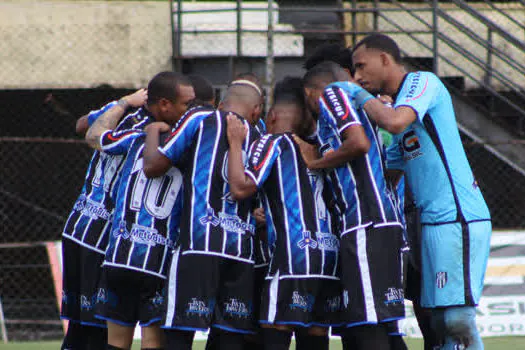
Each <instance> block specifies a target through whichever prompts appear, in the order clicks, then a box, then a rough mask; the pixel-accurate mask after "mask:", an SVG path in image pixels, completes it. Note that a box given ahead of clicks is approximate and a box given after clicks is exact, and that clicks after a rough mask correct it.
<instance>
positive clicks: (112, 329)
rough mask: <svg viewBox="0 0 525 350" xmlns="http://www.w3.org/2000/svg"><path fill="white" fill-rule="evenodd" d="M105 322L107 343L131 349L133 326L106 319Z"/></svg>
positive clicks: (114, 346)
mask: <svg viewBox="0 0 525 350" xmlns="http://www.w3.org/2000/svg"><path fill="white" fill-rule="evenodd" d="M107 324H108V345H110V346H112V347H113V348H116V349H126V350H128V349H131V345H132V344H133V333H134V331H135V327H134V326H124V325H120V324H118V323H115V322H112V321H107ZM110 349H111V348H110Z"/></svg>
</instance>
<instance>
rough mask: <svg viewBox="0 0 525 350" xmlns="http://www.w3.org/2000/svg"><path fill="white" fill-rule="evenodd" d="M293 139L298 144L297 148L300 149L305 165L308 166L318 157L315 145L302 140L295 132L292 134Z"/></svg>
mask: <svg viewBox="0 0 525 350" xmlns="http://www.w3.org/2000/svg"><path fill="white" fill-rule="evenodd" d="M293 139H294V141H295V142H296V143H297V145H298V146H299V149H300V150H301V155H302V156H303V159H304V162H305V163H306V166H307V167H310V166H311V164H312V162H313V161H315V160H316V159H319V152H318V151H317V147H316V146H314V145H311V144H309V143H308V142H306V141H304V140H303V139H301V138H300V137H299V136H297V135H295V134H294V135H293Z"/></svg>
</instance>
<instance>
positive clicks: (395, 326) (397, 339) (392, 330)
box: [385, 321, 408, 350]
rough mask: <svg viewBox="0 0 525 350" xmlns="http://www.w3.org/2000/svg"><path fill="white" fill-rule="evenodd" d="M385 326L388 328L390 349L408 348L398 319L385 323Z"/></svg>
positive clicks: (406, 349) (401, 349) (405, 349)
mask: <svg viewBox="0 0 525 350" xmlns="http://www.w3.org/2000/svg"><path fill="white" fill-rule="evenodd" d="M385 326H386V327H387V330H388V335H389V339H390V349H391V350H408V348H407V345H406V344H405V341H404V340H403V333H402V332H401V330H400V329H399V323H398V321H392V322H387V323H385Z"/></svg>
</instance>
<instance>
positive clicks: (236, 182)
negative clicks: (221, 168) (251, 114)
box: [227, 113, 257, 200]
mask: <svg viewBox="0 0 525 350" xmlns="http://www.w3.org/2000/svg"><path fill="white" fill-rule="evenodd" d="M227 120H228V127H227V135H228V143H229V144H230V149H229V151H228V152H229V155H228V183H229V184H230V192H231V194H232V197H233V198H234V199H235V200H241V199H245V198H248V197H251V196H253V195H254V194H255V193H256V192H257V184H256V183H255V181H254V180H253V179H252V178H251V177H249V176H247V175H246V174H245V172H244V163H243V161H242V150H243V143H244V139H245V138H246V134H247V130H246V127H245V125H244V124H243V122H242V121H241V120H240V119H239V118H237V116H235V115H234V114H231V113H230V114H228V116H227Z"/></svg>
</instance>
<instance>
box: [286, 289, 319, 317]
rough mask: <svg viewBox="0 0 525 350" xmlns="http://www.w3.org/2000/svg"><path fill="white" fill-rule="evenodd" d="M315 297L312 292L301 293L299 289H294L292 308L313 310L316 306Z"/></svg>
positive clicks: (305, 310)
mask: <svg viewBox="0 0 525 350" xmlns="http://www.w3.org/2000/svg"><path fill="white" fill-rule="evenodd" d="M314 303H315V297H314V296H313V295H311V294H306V295H301V294H300V293H299V292H298V291H296V290H295V291H293V293H292V302H291V303H290V309H292V310H295V309H298V310H301V311H304V312H312V310H313V308H314Z"/></svg>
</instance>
